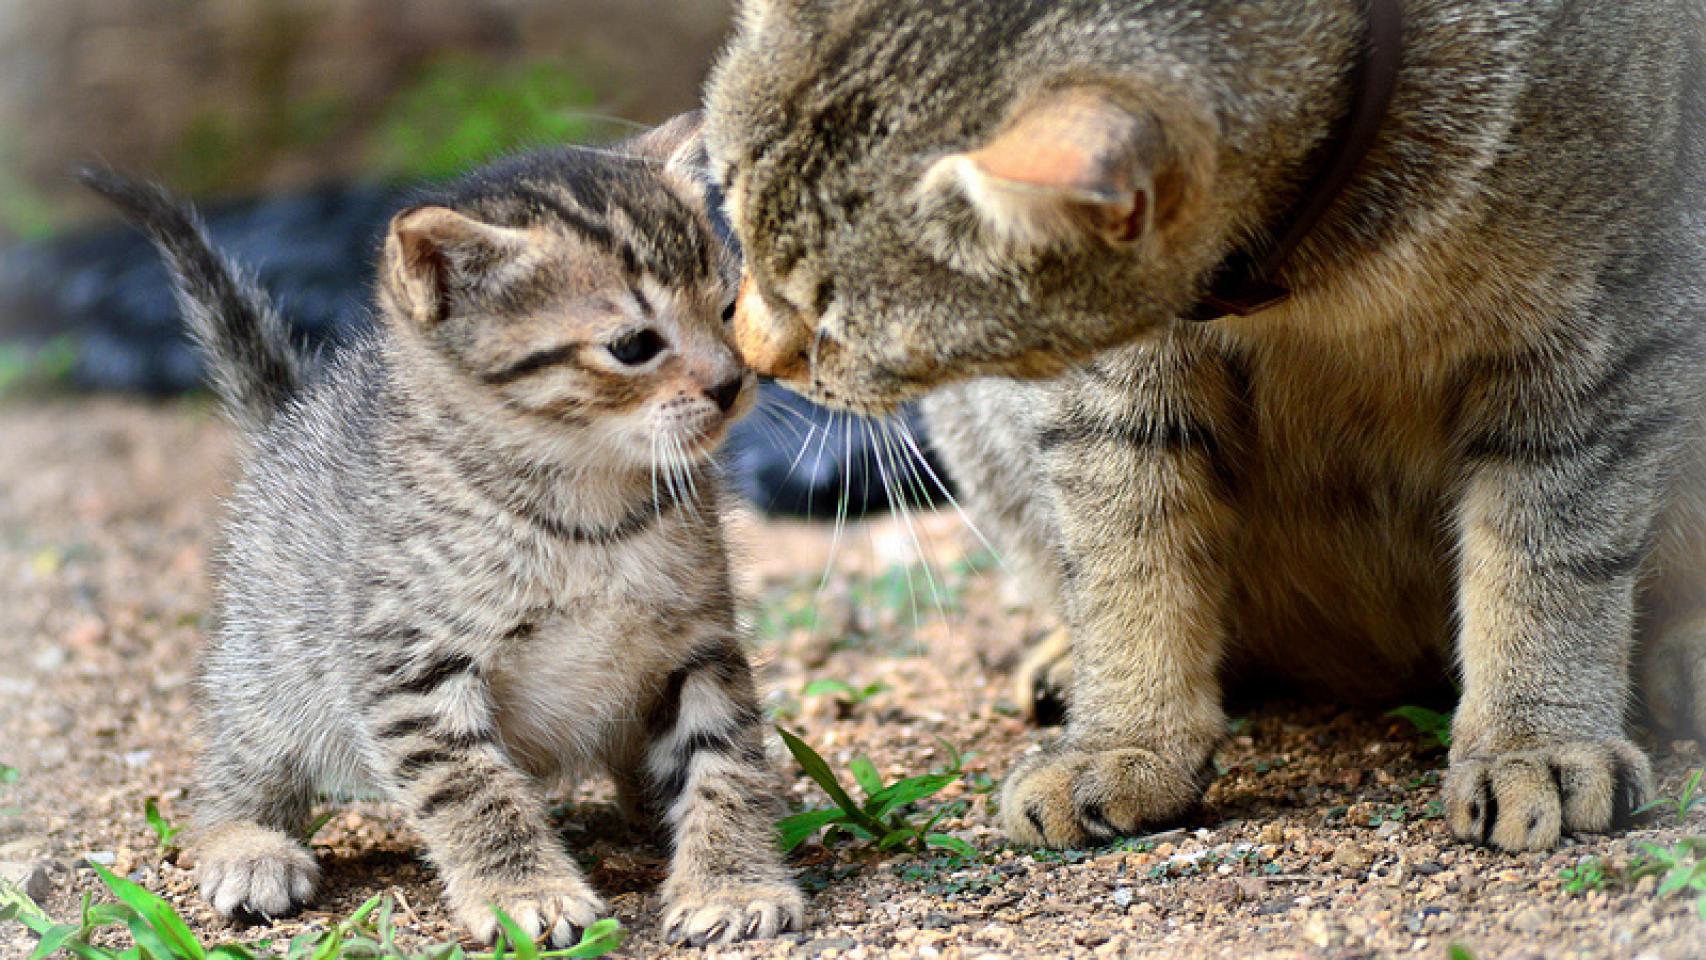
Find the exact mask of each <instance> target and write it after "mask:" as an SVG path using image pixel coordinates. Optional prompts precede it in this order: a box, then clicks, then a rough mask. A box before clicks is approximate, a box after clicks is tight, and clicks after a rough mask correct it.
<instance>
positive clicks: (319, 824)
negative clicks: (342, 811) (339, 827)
mask: <svg viewBox="0 0 1706 960" xmlns="http://www.w3.org/2000/svg"><path fill="white" fill-rule="evenodd" d="M337 815H338V812H337V811H336V810H327V811H326V812H325V813H322V814H320V815H319V816H317V817H315V818H314V819H313V820H311V821H309V822H308V826H306V827H304V828H302V836H301V837H299V838H298V839H300V840H301V841H302V843H303V845H304V846H307V845H308V843H309V842H310V841H312V840H313V839H314V835H315V834H317V833H319V832H320V831H321V830H322V829H324V828H325V826H326V824H328V823H331V822H332V818H333V817H335V816H337Z"/></svg>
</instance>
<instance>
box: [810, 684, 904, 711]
mask: <svg viewBox="0 0 1706 960" xmlns="http://www.w3.org/2000/svg"><path fill="white" fill-rule="evenodd" d="M888 690H889V685H888V684H886V683H883V682H882V681H881V680H879V681H877V682H876V683H867V684H865V685H864V686H862V687H855V686H854V685H853V684H851V683H848V682H847V681H845V680H837V679H835V678H834V677H826V678H824V679H822V680H813V681H812V682H811V683H808V684H806V688H805V689H804V690H802V691H800V696H802V697H824V696H832V697H835V698H836V699H838V700H840V701H841V702H843V703H846V704H847V705H848V706H853V707H857V706H861V705H863V704H865V703H867V702H869V701H870V699H871V698H872V697H875V696H877V695H878V694H881V693H887V692H888Z"/></svg>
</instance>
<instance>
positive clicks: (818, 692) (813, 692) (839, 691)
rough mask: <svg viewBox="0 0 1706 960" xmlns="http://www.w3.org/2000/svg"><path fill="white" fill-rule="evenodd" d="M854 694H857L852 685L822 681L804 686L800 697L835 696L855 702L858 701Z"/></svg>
mask: <svg viewBox="0 0 1706 960" xmlns="http://www.w3.org/2000/svg"><path fill="white" fill-rule="evenodd" d="M856 693H857V692H856V691H855V690H854V689H853V685H852V684H851V683H848V682H847V681H845V680H835V679H823V680H813V681H812V682H811V683H808V684H806V688H805V689H804V690H801V691H800V696H802V697H821V696H823V695H824V694H835V695H836V696H842V697H846V698H847V699H849V700H856V699H858V697H857V695H856Z"/></svg>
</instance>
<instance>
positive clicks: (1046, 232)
mask: <svg viewBox="0 0 1706 960" xmlns="http://www.w3.org/2000/svg"><path fill="white" fill-rule="evenodd" d="M1400 6H1401V14H1402V17H1403V21H1404V25H1403V38H1402V46H1401V54H1400V60H1399V63H1398V68H1397V74H1396V88H1395V91H1396V92H1395V94H1394V96H1393V98H1392V100H1391V104H1390V107H1389V109H1388V110H1387V111H1386V112H1385V115H1384V117H1383V118H1382V119H1381V121H1380V125H1379V129H1378V135H1377V139H1376V140H1375V142H1374V144H1373V147H1372V149H1371V151H1370V152H1369V153H1368V154H1367V155H1366V157H1364V158H1363V159H1362V162H1361V165H1360V167H1358V168H1357V172H1356V175H1355V176H1354V177H1353V179H1352V180H1351V181H1350V182H1349V184H1348V185H1347V186H1346V187H1345V189H1344V190H1343V192H1342V193H1341V194H1339V195H1338V198H1337V202H1336V203H1335V204H1334V205H1333V207H1332V208H1331V209H1330V211H1329V212H1328V215H1327V216H1326V218H1325V219H1324V220H1323V221H1322V222H1321V223H1320V224H1319V225H1318V226H1317V227H1316V228H1315V229H1314V230H1313V231H1312V232H1311V233H1310V234H1309V236H1308V237H1307V239H1306V240H1305V241H1304V242H1303V244H1302V245H1301V247H1300V248H1298V249H1297V251H1296V253H1295V255H1294V256H1293V257H1292V259H1291V261H1290V266H1289V267H1288V268H1286V270H1285V271H1284V272H1283V273H1282V274H1281V275H1280V276H1279V277H1277V279H1278V280H1280V281H1283V282H1284V284H1285V285H1286V286H1288V287H1289V288H1290V289H1291V290H1292V291H1293V292H1292V295H1291V296H1290V297H1289V299H1285V300H1283V301H1282V302H1279V303H1277V304H1274V305H1272V306H1270V307H1267V308H1265V309H1256V310H1253V311H1251V312H1250V315H1247V316H1229V317H1225V318H1223V319H1219V320H1216V321H1214V322H1211V323H1192V322H1189V321H1187V320H1184V319H1181V318H1183V317H1187V316H1189V315H1192V314H1193V313H1196V312H1197V311H1198V308H1199V304H1200V303H1201V301H1202V298H1203V296H1204V294H1205V292H1206V291H1208V290H1209V289H1210V287H1211V285H1213V284H1214V283H1215V280H1216V277H1217V274H1218V273H1219V272H1220V270H1221V265H1222V264H1224V263H1228V262H1234V263H1236V262H1238V261H1237V260H1236V259H1235V255H1236V254H1237V253H1238V252H1239V251H1241V250H1249V251H1253V252H1258V253H1259V252H1260V251H1261V250H1263V249H1264V244H1265V243H1266V242H1268V240H1269V238H1270V236H1271V234H1272V233H1273V231H1274V229H1275V227H1274V225H1275V223H1276V221H1281V220H1283V217H1284V214H1285V212H1286V211H1287V210H1289V209H1292V208H1293V207H1294V205H1296V204H1297V202H1298V200H1299V197H1300V195H1302V194H1304V193H1306V192H1307V191H1308V189H1309V187H1308V186H1307V185H1308V184H1310V183H1311V182H1313V181H1314V180H1315V178H1316V177H1317V176H1318V171H1319V170H1320V169H1321V168H1322V165H1323V164H1324V163H1327V162H1328V160H1329V159H1330V157H1331V156H1332V155H1333V154H1334V152H1335V151H1336V150H1338V149H1341V147H1340V146H1339V145H1338V144H1337V143H1336V138H1338V137H1339V136H1340V132H1341V131H1342V130H1343V129H1344V118H1345V116H1346V115H1347V113H1348V112H1349V111H1350V109H1351V105H1352V104H1353V102H1356V101H1357V98H1358V96H1359V83H1360V82H1361V81H1360V80H1359V78H1360V77H1363V76H1364V75H1365V73H1364V72H1363V71H1362V70H1361V68H1360V67H1359V64H1361V63H1362V62H1363V60H1362V58H1361V56H1360V51H1361V50H1362V49H1363V47H1362V44H1363V43H1364V37H1365V32H1366V31H1367V30H1368V29H1369V27H1370V24H1369V22H1368V19H1367V18H1368V16H1369V14H1368V12H1367V9H1366V5H1365V4H1364V3H1359V2H1355V0H1254V2H1243V3H1229V2H1215V0H1168V2H1142V0H1058V2H1048V3H1044V2H1023V0H993V2H988V3H975V4H973V3H956V2H946V0H881V2H877V0H864V2H844V0H842V2H828V0H749V2H748V3H747V4H746V6H745V8H744V11H743V16H742V26H741V30H740V32H739V35H738V37H737V38H736V39H735V40H734V42H733V45H732V47H731V49H730V50H729V51H728V53H727V55H726V56H725V58H724V59H723V61H722V62H721V64H720V66H719V68H718V70H717V72H716V75H715V77H714V79H713V82H712V84H711V87H710V91H709V103H710V111H711V114H710V120H709V125H708V130H707V142H708V147H709V152H710V154H711V156H712V159H713V167H714V171H715V173H716V175H717V176H718V177H719V178H720V182H721V183H722V185H723V188H724V190H725V192H726V195H727V209H728V212H729V215H730V218H731V221H732V223H733V226H734V228H735V230H736V232H737V233H738V235H739V237H740V239H741V241H742V242H743V243H744V245H745V251H746V256H747V258H748V264H747V269H748V279H747V281H746V283H745V286H744V290H743V294H742V297H741V307H740V312H739V314H738V316H737V320H736V323H737V328H738V339H739V340H740V342H741V345H742V349H743V351H744V352H745V353H746V354H747V356H748V359H749V361H752V362H755V363H756V364H757V365H758V366H759V368H760V369H761V370H763V371H765V372H769V373H772V374H774V375H776V376H778V377H780V378H782V379H784V380H786V381H787V382H788V383H790V384H791V385H793V386H794V387H795V388H796V389H798V390H800V391H801V392H803V393H806V394H807V395H809V396H811V397H813V398H815V399H818V400H821V401H824V402H828V403H831V404H839V405H842V406H845V407H849V408H853V409H859V410H866V411H873V410H874V411H881V410H885V409H888V408H890V407H891V406H892V405H893V404H894V403H895V402H896V401H899V400H901V399H904V398H908V397H913V396H916V395H920V394H923V393H925V392H926V391H928V390H930V389H931V388H941V389H939V390H937V392H936V393H935V394H934V396H933V397H932V398H931V400H930V401H929V405H928V413H929V416H930V417H931V421H932V422H931V427H932V430H933V431H934V433H935V435H936V436H937V438H938V440H939V443H940V445H941V446H942V448H943V449H944V451H945V452H946V454H947V455H948V457H949V460H950V463H951V465H952V467H953V469H954V471H955V473H956V475H957V477H958V479H959V480H960V482H961V483H962V485H964V486H965V487H966V488H967V493H968V499H969V500H970V505H971V507H972V509H973V510H974V512H975V513H976V514H978V519H979V520H980V521H981V522H983V523H986V524H988V525H989V526H990V527H993V528H994V530H995V532H996V534H997V537H998V539H999V540H1000V541H1001V542H1002V545H1003V546H1004V548H1005V550H1006V551H1007V553H1008V554H1009V556H1010V558H1012V559H1013V561H1014V562H1015V563H1016V564H1017V565H1018V566H1019V568H1020V569H1021V570H1022V571H1024V572H1026V573H1027V574H1028V575H1029V576H1027V578H1026V579H1028V580H1030V581H1032V582H1034V583H1036V584H1038V585H1040V589H1039V594H1040V597H1039V599H1040V600H1041V601H1042V602H1046V603H1049V604H1051V605H1052V606H1053V607H1054V608H1055V609H1056V610H1057V611H1058V613H1059V614H1060V616H1061V618H1062V620H1063V621H1064V622H1065V624H1066V625H1067V628H1068V630H1069V633H1070V638H1071V641H1070V646H1071V656H1072V657H1073V659H1074V662H1075V665H1074V668H1073V670H1072V689H1071V704H1070V714H1069V720H1068V725H1067V729H1066V732H1065V734H1064V736H1062V737H1061V738H1060V739H1059V740H1058V741H1056V742H1054V743H1053V744H1051V745H1049V746H1048V747H1046V748H1045V749H1043V750H1042V751H1040V752H1038V753H1036V754H1034V755H1032V756H1031V757H1029V758H1027V759H1026V760H1025V761H1023V762H1021V764H1020V765H1019V767H1018V769H1016V770H1015V771H1013V773H1012V775H1011V776H1010V777H1009V778H1008V780H1007V783H1006V787H1005V796H1004V798H1003V802H1002V805H1001V807H1002V816H1003V818H1004V820H1005V826H1006V828H1007V830H1008V832H1009V833H1010V834H1012V835H1013V836H1014V837H1015V838H1017V839H1019V840H1022V841H1027V842H1032V843H1040V844H1047V845H1052V846H1070V845H1078V844H1082V843H1084V842H1086V841H1089V840H1099V839H1103V838H1107V837H1110V836H1112V835H1115V834H1121V833H1128V832H1132V831H1136V830H1138V829H1140V828H1142V827H1143V826H1144V825H1146V824H1151V823H1155V822H1158V821H1163V820H1166V819H1169V818H1172V817H1175V816H1176V815H1178V814H1180V813H1181V812H1182V811H1184V810H1186V809H1187V808H1189V807H1190V806H1191V805H1192V804H1193V803H1194V802H1195V801H1196V800H1197V798H1198V797H1199V796H1200V793H1201V791H1202V789H1203V786H1204V782H1205V769H1206V761H1207V760H1208V758H1209V754H1210V751H1211V750H1212V749H1213V747H1214V745H1215V743H1216V741H1217V740H1219V738H1220V737H1221V735H1222V731H1223V729H1224V727H1225V718H1224V716H1223V714H1222V708H1221V684H1222V683H1223V682H1225V681H1226V680H1227V679H1228V678H1229V677H1233V676H1237V675H1239V674H1242V675H1244V676H1247V677H1248V676H1255V677H1262V678H1270V677H1277V676H1283V677H1286V678H1288V679H1289V680H1291V681H1293V682H1295V683H1298V684H1301V685H1303V686H1304V687H1305V688H1308V689H1314V690H1317V691H1322V692H1325V693H1326V694H1327V695H1330V696H1333V697H1337V698H1343V699H1351V698H1357V699H1366V698H1382V697H1389V696H1392V695H1395V694H1397V693H1399V692H1400V691H1404V690H1409V689H1413V688H1415V687H1418V686H1422V685H1428V684H1433V683H1437V682H1438V681H1439V680H1440V679H1441V678H1442V677H1443V676H1444V675H1445V670H1446V669H1447V667H1448V666H1450V665H1452V664H1455V667H1456V669H1457V671H1458V673H1459V674H1460V676H1461V681H1462V686H1463V695H1462V702H1461V706H1460V707H1459V709H1458V711H1457V715H1456V720H1455V723H1454V728H1453V733H1454V741H1453V747H1452V755H1451V768H1450V772H1449V775H1448V777H1447V781H1446V785H1445V798H1446V805H1447V810H1448V816H1449V821H1450V824H1451V827H1452V829H1453V830H1454V832H1455V833H1456V834H1457V835H1458V836H1460V837H1462V838H1465V839H1469V840H1474V841H1478V842H1483V843H1490V844H1494V845H1497V846H1500V847H1504V848H1510V849H1522V848H1543V847H1547V846H1550V845H1552V844H1555V843H1556V842H1557V841H1558V839H1559V837H1560V835H1561V833H1563V832H1566V831H1599V830H1606V829H1609V828H1611V827H1613V826H1614V825H1615V824H1616V823H1618V822H1619V821H1620V820H1622V819H1624V818H1626V817H1627V816H1628V814H1629V813H1630V812H1631V811H1632V810H1633V809H1634V808H1636V807H1637V806H1639V805H1640V804H1641V802H1642V801H1643V800H1644V799H1645V797H1646V796H1647V795H1648V792H1649V790H1650V788H1651V771H1650V766H1649V763H1648V761H1647V759H1646V758H1645V757H1644V756H1643V754H1642V752H1641V750H1640V749H1639V748H1638V747H1636V745H1635V744H1634V743H1633V742H1631V741H1630V740H1629V739H1628V737H1627V736H1626V734H1625V730H1624V723H1625V719H1626V717H1625V714H1626V712H1627V711H1628V710H1629V708H1630V707H1631V705H1632V698H1631V693H1632V684H1631V677H1630V673H1631V667H1632V663H1633V661H1634V657H1635V654H1636V652H1637V648H1638V646H1639V647H1640V648H1641V650H1642V652H1643V653H1644V655H1645V656H1644V662H1645V663H1646V665H1647V670H1646V683H1645V684H1644V687H1643V693H1644V698H1645V703H1646V705H1647V706H1648V707H1650V708H1651V710H1652V713H1653V714H1654V715H1655V716H1656V717H1657V719H1658V720H1660V721H1661V722H1663V723H1665V724H1667V725H1668V726H1670V727H1672V728H1675V729H1679V730H1693V731H1696V732H1698V731H1699V730H1701V729H1702V728H1703V727H1706V589H1703V587H1706V584H1702V582H1701V581H1702V577H1703V576H1706V563H1703V562H1702V560H1703V558H1706V543H1703V540H1706V504H1703V501H1702V498H1701V496H1700V491H1699V489H1698V488H1697V487H1695V486H1689V485H1688V483H1686V482H1685V479H1686V480H1687V481H1690V482H1696V483H1698V482H1699V481H1701V480H1702V479H1706V456H1703V454H1702V444H1701V442H1700V440H1699V438H1700V435H1701V431H1700V429H1699V428H1700V426H1701V419H1702V418H1701V396H1700V390H1699V387H1700V381H1701V375H1700V368H1699V358H1700V355H1701V352H1700V351H1701V334H1702V328H1703V323H1702V320H1703V317H1706V302H1703V292H1702V285H1701V276H1702V258H1703V254H1706V210H1703V207H1706V205H1703V203H1702V198H1703V197H1706V191H1703V190H1702V189H1701V187H1700V184H1702V183H1706V142H1703V139H1702V136H1703V134H1706V130H1703V128H1702V126H1701V124H1700V120H1701V117H1702V114H1703V112H1706V111H1703V109H1702V91H1701V67H1702V61H1703V56H1702V46H1703V44H1702V40H1701V37H1702V25H1701V21H1702V12H1701V8H1700V6H1699V4H1698V3H1695V2H1693V0H1631V2H1624V3H1617V4H1605V3H1598V2H1592V0H1537V2H1530V3H1499V2H1492V0H1401V2H1400ZM1637 637H1639V638H1640V643H1639V644H1638V643H1637Z"/></svg>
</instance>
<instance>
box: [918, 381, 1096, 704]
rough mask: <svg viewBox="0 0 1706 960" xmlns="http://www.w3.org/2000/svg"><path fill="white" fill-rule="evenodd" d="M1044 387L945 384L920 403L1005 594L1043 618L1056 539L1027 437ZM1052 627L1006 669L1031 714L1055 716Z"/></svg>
mask: <svg viewBox="0 0 1706 960" xmlns="http://www.w3.org/2000/svg"><path fill="white" fill-rule="evenodd" d="M1048 395H1049V388H1048V387H1042V386H1037V385H1034V384H1028V383H1016V382H1012V381H1005V380H976V381H972V382H970V383H965V384H957V385H954V386H951V387H945V388H943V389H941V390H938V391H936V392H935V393H932V394H931V395H930V396H929V397H928V398H927V399H926V400H925V401H924V404H923V408H924V416H925V418H926V422H927V423H928V424H929V427H930V442H931V444H932V445H933V446H935V448H936V450H937V451H938V452H939V453H941V454H942V456H943V458H944V459H945V460H946V461H947V465H948V469H949V470H950V471H951V472H952V473H953V476H954V481H955V484H956V485H957V486H958V487H959V490H960V494H959V503H960V506H961V507H962V508H963V509H964V510H965V511H966V514H967V516H968V517H969V518H970V520H971V522H973V523H975V524H976V525H977V528H978V532H979V533H981V534H982V535H983V536H985V537H987V538H989V540H990V542H991V544H992V545H993V546H994V547H995V549H996V550H998V551H999V552H1000V553H1001V561H1002V562H1001V566H1002V569H1003V571H1004V572H1005V573H1006V576H1007V586H1008V588H1009V589H1010V590H1012V591H1013V593H1014V594H1015V597H1014V598H1015V599H1016V600H1018V601H1020V602H1022V603H1024V604H1026V605H1027V606H1028V607H1029V608H1030V609H1031V610H1034V611H1036V612H1037V613H1038V614H1041V615H1042V616H1044V617H1052V616H1053V614H1054V611H1056V610H1058V609H1059V600H1060V585H1059V559H1058V558H1059V541H1060V535H1059V533H1058V532H1057V531H1056V529H1055V523H1054V518H1053V517H1052V516H1051V515H1050V505H1049V498H1048V497H1047V496H1044V495H1043V494H1042V490H1043V487H1044V486H1045V484H1046V483H1047V479H1046V478H1045V477H1044V476H1043V472H1042V467H1041V465H1040V464H1039V463H1038V462H1037V450H1036V443H1035V437H1036V434H1037V432H1038V429H1039V422H1038V421H1039V413H1040V412H1041V408H1042V407H1043V406H1045V405H1046V404H1047V402H1048V401H1047V397H1048ZM1067 638H1068V633H1067V631H1066V630H1064V629H1060V628H1058V627H1057V628H1056V629H1054V630H1052V631H1051V632H1050V633H1048V634H1047V635H1046V636H1045V637H1044V639H1043V640H1042V641H1041V642H1040V643H1038V644H1037V645H1036V646H1035V647H1034V648H1033V649H1032V650H1031V651H1030V653H1029V654H1027V656H1026V657H1025V661H1024V663H1022V664H1021V665H1020V667H1019V669H1018V671H1017V673H1016V675H1015V677H1014V697H1015V699H1016V700H1017V701H1018V703H1019V704H1020V705H1021V707H1022V709H1024V710H1025V712H1026V713H1027V714H1028V715H1029V716H1030V717H1031V718H1032V719H1034V720H1036V721H1038V722H1039V723H1042V724H1044V725H1053V724H1057V723H1059V722H1061V720H1062V719H1064V715H1065V711H1066V705H1067V702H1068V698H1069V695H1070V692H1071V691H1070V686H1069V684H1070V682H1071V676H1072V660H1071V654H1072V645H1071V643H1070V642H1069V640H1068V639H1067Z"/></svg>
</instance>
